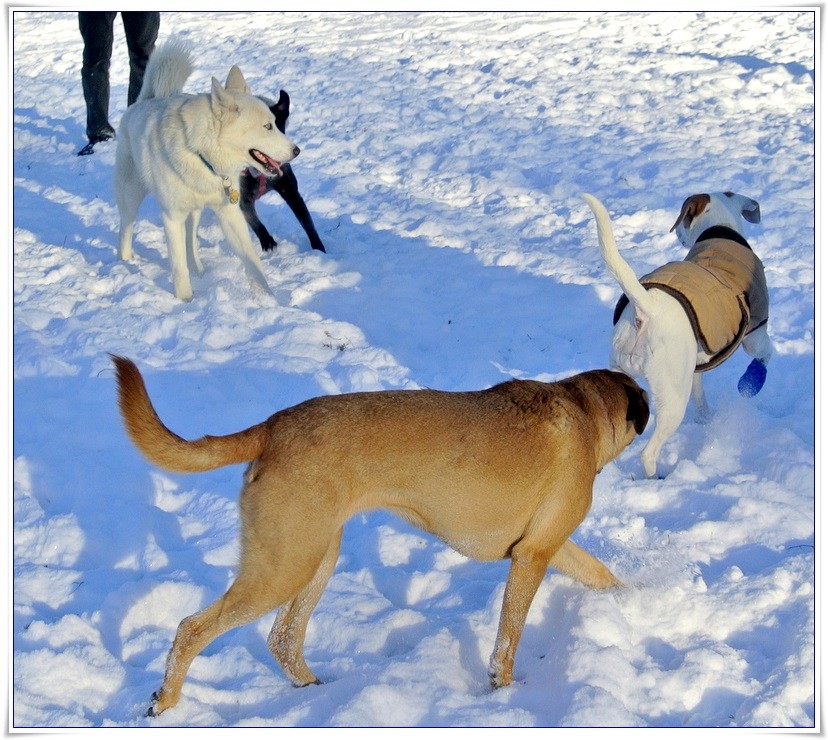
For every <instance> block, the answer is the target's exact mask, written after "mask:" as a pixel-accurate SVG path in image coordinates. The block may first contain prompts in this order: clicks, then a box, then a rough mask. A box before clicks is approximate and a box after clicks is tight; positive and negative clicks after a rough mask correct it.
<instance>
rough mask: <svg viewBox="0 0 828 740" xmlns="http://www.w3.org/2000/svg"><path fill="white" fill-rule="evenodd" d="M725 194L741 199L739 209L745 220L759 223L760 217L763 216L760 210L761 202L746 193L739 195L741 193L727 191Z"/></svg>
mask: <svg viewBox="0 0 828 740" xmlns="http://www.w3.org/2000/svg"><path fill="white" fill-rule="evenodd" d="M725 195H726V196H727V197H728V198H735V199H737V200H738V201H739V205H740V208H739V211H740V212H741V214H742V218H744V219H745V221H748V222H749V223H752V224H758V223H759V219H760V218H761V217H762V216H761V213H760V212H759V204H758V203H757V202H756V201H755V200H753V198H748V197H747V196H746V195H739V193H731V192H730V191H727V192H725Z"/></svg>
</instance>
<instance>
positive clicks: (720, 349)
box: [613, 228, 768, 372]
mask: <svg viewBox="0 0 828 740" xmlns="http://www.w3.org/2000/svg"><path fill="white" fill-rule="evenodd" d="M640 282H641V284H642V285H643V286H645V287H646V288H658V289H659V290H663V291H665V292H666V293H669V294H670V295H671V296H673V298H675V299H677V300H678V301H679V302H680V303H681V304H682V306H683V307H684V309H685V311H686V312H687V316H688V318H689V319H690V323H691V325H692V327H693V331H694V333H695V335H696V340H697V341H698V343H699V345H700V346H701V348H702V349H703V350H704V352H705V353H706V354H708V355H710V356H711V357H710V359H709V360H707V361H706V362H704V363H701V364H699V365H697V366H696V371H697V372H704V371H706V370H711V369H713V368H714V367H716V366H718V365H720V364H721V363H723V362H724V361H725V360H726V359H727V358H728V357H730V355H732V354H733V352H735V351H736V349H737V348H738V347H739V345H740V343H741V342H742V339H744V337H745V335H747V334H749V333H750V332H752V331H753V330H754V329H757V328H758V327H760V326H762V325H763V324H765V323H767V320H768V288H767V284H766V282H765V271H764V267H763V265H762V261H761V260H760V259H759V258H758V257H757V256H756V255H755V254H754V253H753V251H752V250H751V249H750V247H749V246H748V243H747V242H746V241H745V240H744V239H743V238H742V237H741V236H740V235H739V234H737V233H736V232H735V231H732V230H731V229H725V228H712V229H708V230H707V231H705V232H704V233H703V234H701V236H700V237H699V239H698V241H697V242H696V244H695V245H694V246H693V247H692V249H691V250H690V251H689V252H688V253H687V256H686V257H685V258H684V259H683V260H681V261H680V262H668V263H667V264H666V265H662V266H661V267H659V268H658V269H656V270H654V271H653V272H650V273H648V274H647V275H645V276H644V277H642V278H641V280H640ZM627 303H628V299H627V297H626V296H622V298H621V299H620V300H619V301H618V305H617V306H616V308H615V315H614V317H613V324H615V323H617V322H618V318H619V317H620V316H621V312H622V311H623V310H624V307H625V306H626V305H627Z"/></svg>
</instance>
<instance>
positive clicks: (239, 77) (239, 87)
mask: <svg viewBox="0 0 828 740" xmlns="http://www.w3.org/2000/svg"><path fill="white" fill-rule="evenodd" d="M224 87H225V89H226V90H232V91H233V92H243V93H247V94H248V95H250V88H249V87H248V86H247V81H246V80H245V79H244V75H243V74H242V71H241V70H240V69H239V68H238V67H237V66H236V65H235V64H234V65H233V66H232V67H231V68H230V72H229V73H228V74H227V82H226V83H225V84H224Z"/></svg>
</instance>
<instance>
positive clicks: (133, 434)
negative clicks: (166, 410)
mask: <svg viewBox="0 0 828 740" xmlns="http://www.w3.org/2000/svg"><path fill="white" fill-rule="evenodd" d="M111 357H112V362H113V363H114V364H115V374H116V376H117V380H118V405H119V406H120V409H121V415H122V416H123V419H124V425H125V426H126V430H127V433H128V434H129V436H130V438H131V439H132V441H133V443H134V444H135V446H136V447H137V448H138V449H139V450H140V451H141V452H142V453H143V454H144V456H145V457H146V458H147V459H148V460H149V461H150V462H151V463H153V465H157V466H158V467H160V468H164V469H165V470H169V471H171V472H175V473H197V472H202V471H205V470H213V469H215V468H220V467H223V466H225V465H233V464H236V463H243V462H249V461H251V460H255V459H256V458H257V457H259V456H260V455H261V454H262V452H263V451H264V447H265V443H266V440H267V433H266V427H265V425H264V424H257V425H255V426H252V427H250V428H249V429H245V430H243V431H241V432H236V433H235V434H228V435H225V436H221V437H211V436H205V437H202V438H201V439H196V440H193V441H188V440H186V439H183V438H182V437H179V436H178V435H177V434H174V433H173V432H171V431H170V430H169V429H168V428H167V427H166V426H165V425H164V423H163V422H162V421H161V419H159V418H158V414H157V413H156V412H155V408H154V407H153V405H152V401H151V400H150V397H149V394H148V393H147V388H146V386H145V385H144V379H143V378H142V377H141V373H140V371H139V370H138V368H137V366H136V365H135V363H134V362H132V360H128V359H127V358H125V357H116V356H114V355H111Z"/></svg>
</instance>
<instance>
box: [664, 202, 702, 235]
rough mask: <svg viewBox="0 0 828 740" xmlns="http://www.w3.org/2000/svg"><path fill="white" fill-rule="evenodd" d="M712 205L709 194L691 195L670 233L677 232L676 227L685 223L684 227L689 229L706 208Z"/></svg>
mask: <svg viewBox="0 0 828 740" xmlns="http://www.w3.org/2000/svg"><path fill="white" fill-rule="evenodd" d="M709 204H710V196H709V195H708V194H707V193H702V194H700V195H691V196H690V197H689V198H688V199H687V200H685V201H684V203H683V204H682V206H681V212H680V213H679V216H678V218H677V219H676V222H675V223H674V224H673V226H672V228H671V229H670V231H675V230H676V227H677V226H678V225H679V224H680V223H681V222H682V221H683V222H684V227H685V228H687V227H688V226H690V224H691V223H692V221H693V219H694V218H696V217H697V216H699V215H700V214H701V213H702V212H703V211H704V209H705V208H707V206H708V205H709Z"/></svg>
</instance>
